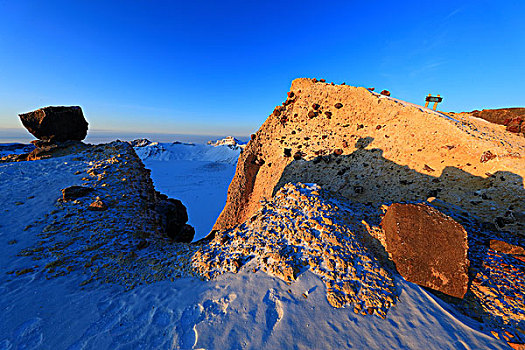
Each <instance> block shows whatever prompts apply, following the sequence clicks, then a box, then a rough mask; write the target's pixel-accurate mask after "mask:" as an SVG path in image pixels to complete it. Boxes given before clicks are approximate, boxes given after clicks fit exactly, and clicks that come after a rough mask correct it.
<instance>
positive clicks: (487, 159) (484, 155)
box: [479, 151, 496, 163]
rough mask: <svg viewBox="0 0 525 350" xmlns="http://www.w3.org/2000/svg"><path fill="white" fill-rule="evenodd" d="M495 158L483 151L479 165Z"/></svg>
mask: <svg viewBox="0 0 525 350" xmlns="http://www.w3.org/2000/svg"><path fill="white" fill-rule="evenodd" d="M494 158H496V155H495V154H494V153H492V152H491V151H485V152H483V154H482V155H481V158H480V160H479V161H480V162H481V163H486V162H488V161H489V160H492V159H494Z"/></svg>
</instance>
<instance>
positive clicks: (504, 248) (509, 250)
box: [490, 239, 525, 255]
mask: <svg viewBox="0 0 525 350" xmlns="http://www.w3.org/2000/svg"><path fill="white" fill-rule="evenodd" d="M490 249H492V250H495V251H497V252H500V253H505V254H510V255H516V254H517V255H525V249H524V248H523V247H520V246H517V245H514V244H510V243H507V242H503V241H500V240H497V239H491V240H490Z"/></svg>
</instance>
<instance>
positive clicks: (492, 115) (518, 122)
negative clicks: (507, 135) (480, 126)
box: [470, 107, 525, 136]
mask: <svg viewBox="0 0 525 350" xmlns="http://www.w3.org/2000/svg"><path fill="white" fill-rule="evenodd" d="M470 114H472V115H473V116H475V117H478V118H482V119H485V120H487V121H489V122H491V123H495V124H500V125H505V126H506V130H507V131H510V132H513V133H517V134H520V133H521V134H522V135H524V136H525V108H519V107H515V108H499V109H484V110H482V111H477V110H476V111H472V112H470Z"/></svg>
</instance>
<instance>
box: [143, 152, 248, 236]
mask: <svg viewBox="0 0 525 350" xmlns="http://www.w3.org/2000/svg"><path fill="white" fill-rule="evenodd" d="M135 151H136V152H137V155H138V156H139V157H140V158H141V159H142V161H143V162H144V165H145V166H146V168H148V169H151V174H152V178H153V183H154V185H155V189H156V190H157V191H160V192H162V193H164V194H166V195H168V196H169V197H172V198H177V199H179V200H181V201H182V203H183V204H184V205H185V206H186V208H187V210H188V217H189V220H188V223H189V224H190V225H192V226H193V227H195V238H194V239H195V240H199V239H201V238H204V237H205V236H206V235H207V234H208V233H209V232H210V231H211V229H212V227H213V225H214V224H215V220H216V219H217V217H218V216H219V214H220V213H221V211H222V208H224V205H225V204H226V194H227V190H228V186H229V184H230V182H231V180H232V178H233V175H234V174H235V165H236V164H237V159H238V158H239V154H240V152H241V149H240V148H239V147H235V146H234V147H231V145H218V146H213V145H202V144H190V143H172V144H170V143H156V142H154V143H150V144H147V145H146V146H143V147H135Z"/></svg>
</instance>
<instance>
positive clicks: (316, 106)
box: [312, 103, 321, 110]
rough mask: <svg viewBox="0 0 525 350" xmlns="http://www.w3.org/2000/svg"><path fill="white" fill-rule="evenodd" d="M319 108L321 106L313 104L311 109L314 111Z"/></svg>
mask: <svg viewBox="0 0 525 350" xmlns="http://www.w3.org/2000/svg"><path fill="white" fill-rule="evenodd" d="M319 107H321V106H319V105H318V104H317V103H314V104H313V105H312V108H313V109H315V110H317V109H319Z"/></svg>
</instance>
